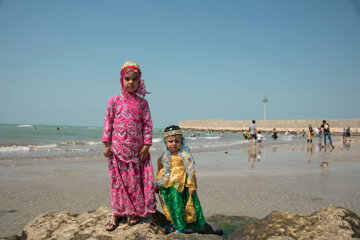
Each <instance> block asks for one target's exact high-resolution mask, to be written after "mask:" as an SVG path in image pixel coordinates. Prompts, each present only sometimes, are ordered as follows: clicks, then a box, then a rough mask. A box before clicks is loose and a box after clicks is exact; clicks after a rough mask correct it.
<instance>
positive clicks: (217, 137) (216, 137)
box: [200, 136, 221, 139]
mask: <svg viewBox="0 0 360 240" xmlns="http://www.w3.org/2000/svg"><path fill="white" fill-rule="evenodd" d="M200 138H205V139H219V138H221V137H220V136H215V137H200Z"/></svg>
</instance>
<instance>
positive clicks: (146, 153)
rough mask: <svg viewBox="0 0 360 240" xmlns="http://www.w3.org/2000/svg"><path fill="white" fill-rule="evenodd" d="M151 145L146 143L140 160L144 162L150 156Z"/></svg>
mask: <svg viewBox="0 0 360 240" xmlns="http://www.w3.org/2000/svg"><path fill="white" fill-rule="evenodd" d="M149 148H150V146H149V145H146V144H145V145H144V146H143V147H142V149H141V151H140V154H139V157H140V162H141V163H143V162H145V160H146V159H147V158H148V157H149Z"/></svg>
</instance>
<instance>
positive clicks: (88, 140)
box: [0, 124, 305, 161]
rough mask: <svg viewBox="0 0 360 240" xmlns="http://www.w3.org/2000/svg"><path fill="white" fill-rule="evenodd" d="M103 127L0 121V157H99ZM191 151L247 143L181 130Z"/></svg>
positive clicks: (158, 148)
mask: <svg viewBox="0 0 360 240" xmlns="http://www.w3.org/2000/svg"><path fill="white" fill-rule="evenodd" d="M102 131H103V129H102V127H88V126H87V127H79V126H59V127H58V126H47V125H36V126H35V125H30V124H28V125H27V124H22V125H13V124H0V161H1V160H2V161H6V160H10V161H13V160H26V159H29V160H30V159H44V160H45V159H62V158H64V159H68V158H70V159H71V158H75V159H76V158H92V157H102V153H103V148H104V146H103V143H102V142H101V139H102ZM183 134H184V136H185V138H186V140H187V142H188V145H189V147H190V149H191V151H192V152H207V151H217V150H226V149H236V148H243V147H247V146H248V141H247V140H245V139H243V137H242V133H228V132H225V133H222V134H221V136H220V135H219V132H212V133H211V132H193V134H195V137H190V133H189V132H188V131H184V132H183ZM304 141H305V139H304V138H303V139H300V138H298V137H295V136H291V135H290V136H288V137H287V138H285V136H284V135H281V134H280V136H279V139H278V140H276V141H274V140H273V139H271V136H270V135H266V134H265V135H264V140H263V144H265V145H266V144H284V143H294V144H296V143H302V142H304ZM164 147H165V145H164V141H163V130H162V129H157V128H155V129H153V146H152V147H151V152H152V153H159V154H160V153H161V152H162V151H164Z"/></svg>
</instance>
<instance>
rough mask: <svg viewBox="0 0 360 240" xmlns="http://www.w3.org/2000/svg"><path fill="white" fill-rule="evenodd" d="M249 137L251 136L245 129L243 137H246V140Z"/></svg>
mask: <svg viewBox="0 0 360 240" xmlns="http://www.w3.org/2000/svg"><path fill="white" fill-rule="evenodd" d="M248 137H249V132H248V131H246V130H245V131H244V133H243V138H244V139H245V140H247V139H248Z"/></svg>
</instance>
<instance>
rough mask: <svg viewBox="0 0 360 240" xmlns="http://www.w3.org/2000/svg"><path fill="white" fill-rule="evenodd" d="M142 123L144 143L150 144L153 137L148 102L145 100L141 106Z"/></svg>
mask: <svg viewBox="0 0 360 240" xmlns="http://www.w3.org/2000/svg"><path fill="white" fill-rule="evenodd" d="M143 124H144V128H143V135H144V144H147V145H150V146H151V145H152V137H153V123H152V120H151V114H150V108H149V104H148V102H147V101H146V100H145V101H144V106H143Z"/></svg>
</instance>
